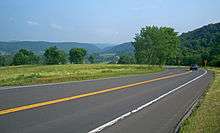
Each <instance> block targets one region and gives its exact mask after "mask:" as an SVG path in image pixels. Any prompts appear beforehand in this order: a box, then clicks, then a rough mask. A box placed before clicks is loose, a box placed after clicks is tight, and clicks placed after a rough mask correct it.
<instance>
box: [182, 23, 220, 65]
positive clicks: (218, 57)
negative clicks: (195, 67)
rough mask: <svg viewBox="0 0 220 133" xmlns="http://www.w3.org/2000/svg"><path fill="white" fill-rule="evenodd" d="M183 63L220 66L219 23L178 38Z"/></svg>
mask: <svg viewBox="0 0 220 133" xmlns="http://www.w3.org/2000/svg"><path fill="white" fill-rule="evenodd" d="M180 40H181V44H180V49H181V51H182V56H183V57H184V58H183V60H184V61H183V62H184V63H185V64H186V65H188V64H190V63H198V64H204V60H207V61H208V64H209V65H214V66H219V65H220V23H216V24H209V25H206V26H203V27H201V28H198V29H196V30H193V31H190V32H187V33H183V34H182V35H181V36H180Z"/></svg>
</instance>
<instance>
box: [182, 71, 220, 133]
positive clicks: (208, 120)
mask: <svg viewBox="0 0 220 133" xmlns="http://www.w3.org/2000/svg"><path fill="white" fill-rule="evenodd" d="M210 70H212V71H214V72H215V79H214V82H213V84H212V86H211V88H210V89H208V91H207V92H206V94H205V96H204V97H203V99H202V100H201V102H200V103H199V105H198V107H197V108H196V109H195V110H194V111H193V113H192V114H191V115H190V117H189V118H187V119H186V120H185V121H184V123H183V125H182V127H181V128H180V133H220V68H210Z"/></svg>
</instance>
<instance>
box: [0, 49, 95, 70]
mask: <svg viewBox="0 0 220 133" xmlns="http://www.w3.org/2000/svg"><path fill="white" fill-rule="evenodd" d="M86 54H87V51H86V50H85V49H83V48H72V49H70V51H69V54H66V53H65V52H64V51H63V50H60V49H58V48H57V47H56V46H54V47H49V48H47V49H45V51H44V54H43V55H42V56H39V55H36V54H34V52H32V51H30V50H27V49H20V50H19V51H18V52H17V53H16V54H15V55H13V56H12V55H0V66H6V65H28V64H47V65H55V64H66V63H67V62H69V63H72V64H82V63H83V62H84V58H85V56H86ZM91 62H92V59H91Z"/></svg>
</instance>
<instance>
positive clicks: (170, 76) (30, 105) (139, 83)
mask: <svg viewBox="0 0 220 133" xmlns="http://www.w3.org/2000/svg"><path fill="white" fill-rule="evenodd" d="M190 72H191V71H188V72H185V73H180V74H172V75H169V76H164V77H160V78H156V79H151V80H146V81H143V82H138V83H133V84H128V85H124V86H119V87H114V88H109V89H104V90H101V91H95V92H89V93H85V94H80V95H76V96H70V97H65V98H60V99H55V100H50V101H45V102H39V103H34V104H29V105H24V106H18V107H13V108H9V109H3V110H0V116H1V115H6V114H9V113H13V112H18V111H22V110H28V109H33V108H38V107H42V106H47V105H51V104H56V103H60V102H65V101H70V100H74V99H79V98H83V97H89V96H93V95H98V94H102V93H107V92H112V91H116V90H122V89H128V88H129V87H134V86H138V85H142V84H147V83H150V82H155V81H158V80H164V79H169V78H173V77H177V76H181V75H185V74H188V73H190Z"/></svg>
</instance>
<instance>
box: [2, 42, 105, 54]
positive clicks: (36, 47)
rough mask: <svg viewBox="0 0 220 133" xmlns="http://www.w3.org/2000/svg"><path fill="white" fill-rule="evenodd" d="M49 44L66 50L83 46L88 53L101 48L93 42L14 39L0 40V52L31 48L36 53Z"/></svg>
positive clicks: (41, 51) (11, 52)
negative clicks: (8, 40)
mask: <svg viewBox="0 0 220 133" xmlns="http://www.w3.org/2000/svg"><path fill="white" fill-rule="evenodd" d="M51 46H57V47H58V48H59V49H62V50H64V51H66V52H68V51H69V50H70V49H71V48H85V49H86V50H87V51H88V53H97V52H100V51H101V49H100V48H98V47H97V46H96V45H95V44H90V43H77V42H45V41H14V42H0V52H1V53H9V54H13V53H16V52H17V51H18V50H19V49H21V48H25V49H28V50H32V51H33V52H35V53H37V54H42V53H43V52H44V50H45V49H46V48H48V47H51Z"/></svg>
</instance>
